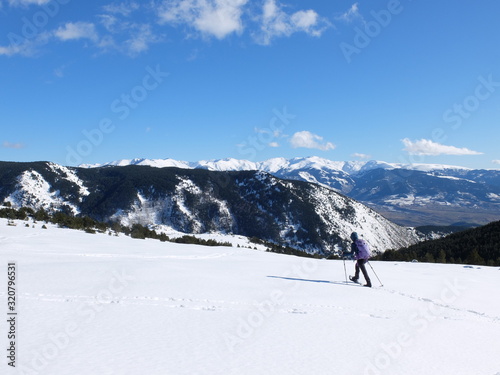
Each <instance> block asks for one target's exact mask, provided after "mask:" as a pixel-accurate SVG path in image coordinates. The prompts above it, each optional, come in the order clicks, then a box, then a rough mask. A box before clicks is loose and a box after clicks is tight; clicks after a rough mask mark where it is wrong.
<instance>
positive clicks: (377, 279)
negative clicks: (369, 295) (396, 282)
mask: <svg viewBox="0 0 500 375" xmlns="http://www.w3.org/2000/svg"><path fill="white" fill-rule="evenodd" d="M366 263H368V264H369V265H370V268H371V269H372V271H373V273H374V274H375V276H376V277H377V280H378V282H379V283H380V286H384V284H382V281H380V279H379V278H378V276H377V273H376V272H375V270H374V269H373V267H372V264H371V263H370V262H368V261H367V262H366Z"/></svg>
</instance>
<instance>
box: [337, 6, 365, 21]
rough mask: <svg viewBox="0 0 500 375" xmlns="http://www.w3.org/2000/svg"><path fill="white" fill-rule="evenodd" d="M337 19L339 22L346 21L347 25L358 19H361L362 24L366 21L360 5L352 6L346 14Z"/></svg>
mask: <svg viewBox="0 0 500 375" xmlns="http://www.w3.org/2000/svg"><path fill="white" fill-rule="evenodd" d="M335 19H337V20H339V21H344V22H346V23H351V22H353V21H354V20H356V19H359V20H360V21H362V22H364V21H365V19H364V18H363V16H362V15H361V13H359V6H358V3H354V4H352V5H351V7H350V8H349V9H348V10H347V11H346V12H345V13H343V14H341V15H340V16H337V17H335Z"/></svg>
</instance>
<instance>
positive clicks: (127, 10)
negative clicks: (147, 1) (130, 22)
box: [102, 1, 140, 17]
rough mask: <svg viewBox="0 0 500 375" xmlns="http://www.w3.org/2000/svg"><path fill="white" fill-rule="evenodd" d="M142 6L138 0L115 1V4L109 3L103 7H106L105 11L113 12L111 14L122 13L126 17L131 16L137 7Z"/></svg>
mask: <svg viewBox="0 0 500 375" xmlns="http://www.w3.org/2000/svg"><path fill="white" fill-rule="evenodd" d="M139 8H140V5H139V4H138V3H136V2H130V1H128V2H124V3H119V4H117V3H113V4H108V5H104V6H103V7H102V9H104V11H105V12H107V13H111V14H120V15H122V16H124V17H128V16H130V14H131V13H132V12H134V11H136V10H137V9H139Z"/></svg>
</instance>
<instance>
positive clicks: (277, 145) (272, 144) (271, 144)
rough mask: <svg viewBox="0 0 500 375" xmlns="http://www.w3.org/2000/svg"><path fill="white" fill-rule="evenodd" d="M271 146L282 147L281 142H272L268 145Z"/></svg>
mask: <svg viewBox="0 0 500 375" xmlns="http://www.w3.org/2000/svg"><path fill="white" fill-rule="evenodd" d="M268 146H269V147H280V144H279V143H278V142H271V143H269V145H268Z"/></svg>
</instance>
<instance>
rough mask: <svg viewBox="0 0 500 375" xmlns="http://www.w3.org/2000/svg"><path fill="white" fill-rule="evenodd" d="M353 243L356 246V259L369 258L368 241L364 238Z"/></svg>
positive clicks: (370, 254)
mask: <svg viewBox="0 0 500 375" xmlns="http://www.w3.org/2000/svg"><path fill="white" fill-rule="evenodd" d="M355 244H356V247H357V248H358V257H357V258H358V259H369V258H370V257H371V256H372V253H371V251H370V246H369V245H368V242H366V241H365V240H356V241H355Z"/></svg>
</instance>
